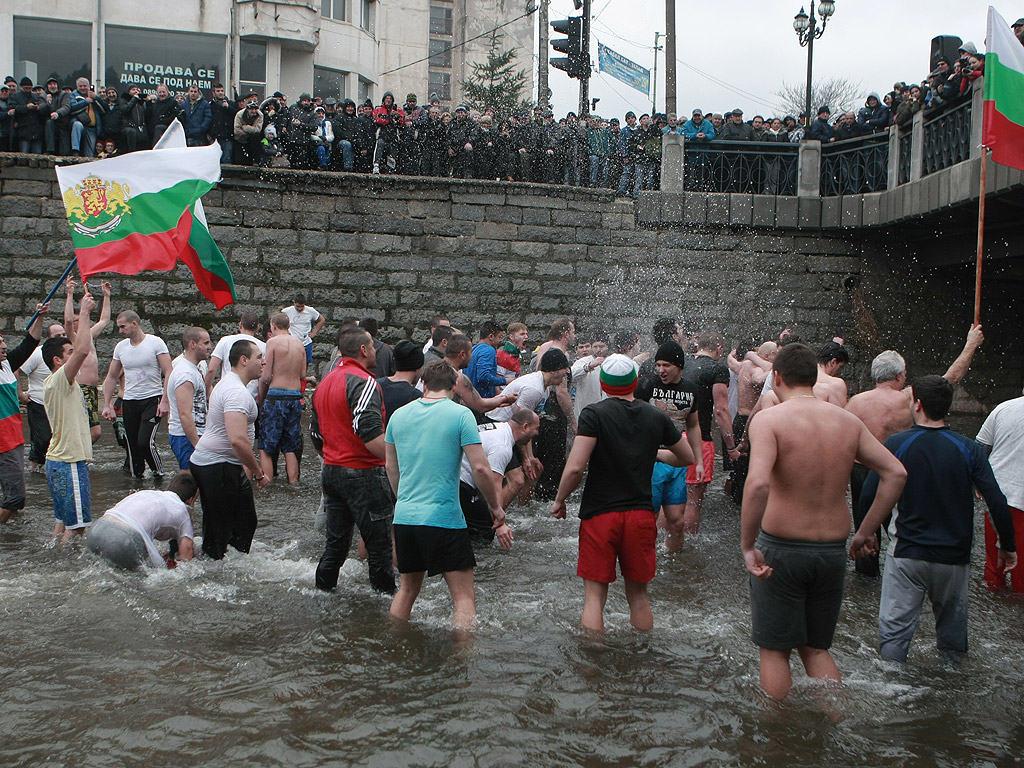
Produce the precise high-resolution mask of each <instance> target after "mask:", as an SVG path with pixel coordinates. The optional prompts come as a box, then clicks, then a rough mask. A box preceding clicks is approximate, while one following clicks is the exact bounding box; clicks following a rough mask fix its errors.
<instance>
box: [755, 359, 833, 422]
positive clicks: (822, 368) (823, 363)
mask: <svg viewBox="0 0 1024 768" xmlns="http://www.w3.org/2000/svg"><path fill="white" fill-rule="evenodd" d="M849 361H850V355H849V353H848V352H847V351H846V348H845V347H844V346H843V345H842V344H840V343H839V342H837V341H830V342H829V343H828V344H826V345H825V346H823V347H822V348H821V349H820V350H818V379H817V381H816V382H815V383H814V396H815V397H816V398H818V399H819V400H824V401H825V402H826V403H832V404H833V405H838V406H839V407H840V408H845V407H846V397H847V390H846V382H845V381H844V380H843V379H841V378H839V372H840V371H841V370H842V369H843V366H844V365H846V364H847V363H848V362H849ZM780 402H781V401H780V400H779V396H778V395H777V394H776V393H775V391H774V389H772V390H769V391H768V392H766V393H765V394H763V395H762V396H761V401H760V403H759V404H758V405H759V407H755V408H754V411H753V413H752V414H751V416H753V414H754V413H757V411H758V410H764V409H765V408H770V407H771V406H773V405H778V404H779V403H780Z"/></svg>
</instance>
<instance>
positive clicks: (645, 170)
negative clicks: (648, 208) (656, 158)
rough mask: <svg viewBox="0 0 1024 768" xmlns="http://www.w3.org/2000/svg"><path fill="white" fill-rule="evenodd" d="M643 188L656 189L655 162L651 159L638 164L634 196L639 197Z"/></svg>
mask: <svg viewBox="0 0 1024 768" xmlns="http://www.w3.org/2000/svg"><path fill="white" fill-rule="evenodd" d="M641 189H654V163H652V162H650V161H649V160H643V161H641V162H639V163H637V164H636V189H635V191H634V192H633V197H639V196H640V190H641Z"/></svg>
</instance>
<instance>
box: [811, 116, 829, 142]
mask: <svg viewBox="0 0 1024 768" xmlns="http://www.w3.org/2000/svg"><path fill="white" fill-rule="evenodd" d="M835 137H836V132H835V129H834V128H833V127H832V126H831V125H829V122H828V118H821V117H816V118H814V122H812V123H811V126H810V127H809V128H808V129H807V135H806V136H805V138H807V139H812V140H817V141H820V142H821V143H822V144H825V143H826V142H829V141H832V140H833V139H835Z"/></svg>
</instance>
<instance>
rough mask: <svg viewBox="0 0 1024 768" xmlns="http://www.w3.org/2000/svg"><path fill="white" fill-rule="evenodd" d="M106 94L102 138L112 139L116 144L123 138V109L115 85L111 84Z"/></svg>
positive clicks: (105, 139)
mask: <svg viewBox="0 0 1024 768" xmlns="http://www.w3.org/2000/svg"><path fill="white" fill-rule="evenodd" d="M105 95H106V100H105V101H104V102H103V133H102V135H101V137H100V138H101V139H102V140H103V141H104V143H106V142H108V141H112V142H114V144H115V145H116V144H117V142H119V141H120V140H121V110H120V108H119V106H120V105H119V104H118V100H117V89H116V88H114V86H109V87H108V88H107V90H106V92H105ZM108 154H109V153H108Z"/></svg>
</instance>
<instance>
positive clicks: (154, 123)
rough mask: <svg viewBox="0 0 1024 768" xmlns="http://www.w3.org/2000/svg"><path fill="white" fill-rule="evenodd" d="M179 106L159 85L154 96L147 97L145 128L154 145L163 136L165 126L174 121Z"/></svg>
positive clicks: (167, 91) (165, 89)
mask: <svg viewBox="0 0 1024 768" xmlns="http://www.w3.org/2000/svg"><path fill="white" fill-rule="evenodd" d="M179 112H181V106H180V105H179V104H178V102H177V100H176V99H175V98H174V97H173V96H171V92H170V91H169V90H167V86H166V85H164V84H163V83H161V84H160V85H158V86H157V87H156V95H155V96H154V95H152V94H151V95H150V96H149V105H148V106H147V107H146V127H147V128H148V129H149V138H150V140H151V141H152V142H153V144H156V143H157V142H158V141H159V140H160V137H161V136H163V135H164V131H166V130H167V126H169V125H170V124H171V121H172V120H176V119H177V117H178V113H179Z"/></svg>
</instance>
